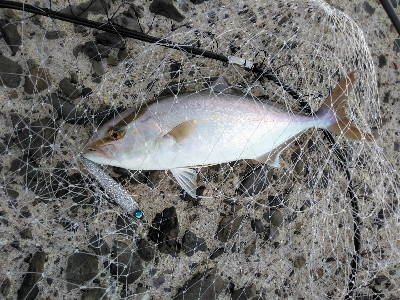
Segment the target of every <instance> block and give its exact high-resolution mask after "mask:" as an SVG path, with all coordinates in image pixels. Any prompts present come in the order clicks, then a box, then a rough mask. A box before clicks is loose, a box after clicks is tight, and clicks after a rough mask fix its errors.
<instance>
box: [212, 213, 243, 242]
mask: <svg viewBox="0 0 400 300" xmlns="http://www.w3.org/2000/svg"><path fill="white" fill-rule="evenodd" d="M242 221H243V217H235V218H234V217H233V216H226V217H224V218H222V220H221V221H220V222H219V224H218V229H217V237H218V239H219V240H220V241H221V242H224V243H225V242H226V241H228V239H230V238H231V237H233V236H234V235H235V234H236V232H237V231H238V230H239V227H240V225H241V224H242Z"/></svg>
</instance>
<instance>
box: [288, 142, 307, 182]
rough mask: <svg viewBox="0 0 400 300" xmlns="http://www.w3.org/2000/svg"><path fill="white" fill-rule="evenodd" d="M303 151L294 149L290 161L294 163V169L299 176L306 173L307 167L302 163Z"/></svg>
mask: <svg viewBox="0 0 400 300" xmlns="http://www.w3.org/2000/svg"><path fill="white" fill-rule="evenodd" d="M303 158H304V153H303V152H302V151H301V149H298V150H296V151H295V152H293V154H292V156H291V159H292V163H293V164H294V171H295V172H296V173H297V175H299V176H300V177H304V176H305V175H307V167H306V165H305V163H304V160H303Z"/></svg>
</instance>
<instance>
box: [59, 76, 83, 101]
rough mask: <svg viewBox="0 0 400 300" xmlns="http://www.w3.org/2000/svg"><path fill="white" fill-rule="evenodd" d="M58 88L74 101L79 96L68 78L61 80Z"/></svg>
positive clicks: (77, 90)
mask: <svg viewBox="0 0 400 300" xmlns="http://www.w3.org/2000/svg"><path fill="white" fill-rule="evenodd" d="M59 87H60V89H61V90H62V92H63V93H64V94H65V95H66V96H67V97H68V98H70V99H76V98H78V97H79V96H80V95H81V93H80V91H79V89H77V88H76V87H75V86H74V85H73V84H72V83H71V81H70V80H69V79H68V78H64V79H62V80H61V81H60V83H59Z"/></svg>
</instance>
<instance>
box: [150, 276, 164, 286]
mask: <svg viewBox="0 0 400 300" xmlns="http://www.w3.org/2000/svg"><path fill="white" fill-rule="evenodd" d="M164 282H165V275H164V274H161V275H160V276H158V277H155V278H153V284H154V286H155V287H156V288H159V287H160V286H162V285H163V284H164Z"/></svg>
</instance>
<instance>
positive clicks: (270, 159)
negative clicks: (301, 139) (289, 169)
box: [256, 134, 300, 168]
mask: <svg viewBox="0 0 400 300" xmlns="http://www.w3.org/2000/svg"><path fill="white" fill-rule="evenodd" d="M299 135H300V134H296V135H295V136H293V137H291V138H290V139H288V140H287V141H285V142H284V143H282V144H280V145H279V146H278V147H276V148H275V149H272V150H271V151H269V152H267V153H265V154H263V155H261V156H259V157H256V160H257V161H258V162H260V163H266V164H268V165H270V166H271V167H277V168H279V167H280V163H279V157H280V155H281V153H282V152H283V150H285V149H286V148H287V147H288V146H289V145H290V144H291V143H292V142H293V141H294V140H296V138H297V137H298V136H299Z"/></svg>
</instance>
